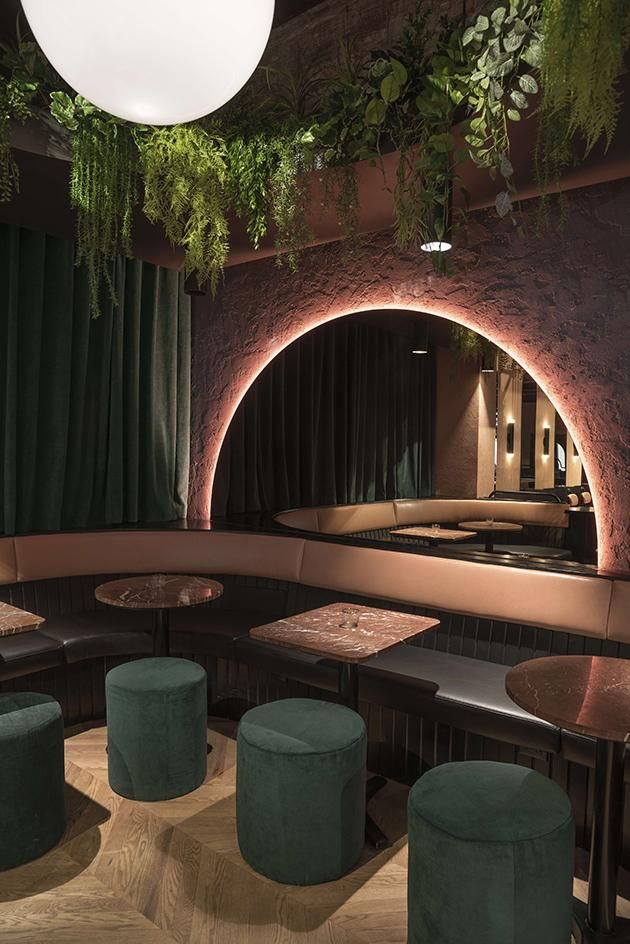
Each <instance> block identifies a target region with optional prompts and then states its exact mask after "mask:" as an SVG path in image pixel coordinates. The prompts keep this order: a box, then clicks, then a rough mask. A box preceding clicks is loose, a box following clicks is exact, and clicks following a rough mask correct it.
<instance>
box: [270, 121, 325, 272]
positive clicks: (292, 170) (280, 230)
mask: <svg viewBox="0 0 630 944" xmlns="http://www.w3.org/2000/svg"><path fill="white" fill-rule="evenodd" d="M313 142H314V138H313V133H312V132H311V131H310V130H309V131H297V132H295V133H294V134H293V135H291V136H289V137H278V138H276V140H275V142H274V143H275V152H276V159H277V164H276V167H275V170H274V172H273V174H272V176H271V215H272V219H273V222H274V224H275V226H276V248H277V249H278V252H279V254H278V256H277V259H276V261H277V263H278V265H283V264H284V263H285V262H286V264H287V265H288V266H289V269H290V270H291V271H292V272H295V271H296V269H297V266H298V260H299V256H300V252H301V251H302V250H303V249H304V248H305V247H306V246H307V245H308V243H309V242H310V241H311V240H312V236H313V234H312V232H311V228H310V226H309V225H308V221H307V212H308V207H309V198H310V184H309V173H310V172H311V171H312V170H313V169H314V167H315V152H314V149H313Z"/></svg>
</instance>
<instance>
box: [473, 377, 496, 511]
mask: <svg viewBox="0 0 630 944" xmlns="http://www.w3.org/2000/svg"><path fill="white" fill-rule="evenodd" d="M496 417H497V375H496V373H491V374H481V373H480V374H479V437H478V445H477V497H478V498H486V497H487V496H488V495H489V494H490V493H491V492H492V491H493V489H494V446H495V440H496V435H497V430H496Z"/></svg>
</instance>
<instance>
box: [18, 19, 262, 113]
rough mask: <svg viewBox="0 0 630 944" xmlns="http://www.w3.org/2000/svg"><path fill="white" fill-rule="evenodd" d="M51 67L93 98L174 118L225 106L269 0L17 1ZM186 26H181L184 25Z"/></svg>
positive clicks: (252, 63) (106, 105) (255, 59)
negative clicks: (228, 0)
mask: <svg viewBox="0 0 630 944" xmlns="http://www.w3.org/2000/svg"><path fill="white" fill-rule="evenodd" d="M22 6H23V8H24V12H25V14H26V17H27V19H28V22H29V25H30V27H31V29H32V30H33V33H34V34H35V39H36V40H37V42H38V43H39V45H40V46H41V48H42V50H43V52H44V55H45V56H46V57H47V58H48V59H49V60H50V62H51V64H52V65H53V66H54V68H55V69H56V70H57V72H59V74H60V75H61V76H62V77H63V78H64V79H65V80H66V82H67V83H68V84H69V85H70V86H72V88H73V89H74V90H75V91H76V92H78V93H79V94H80V95H83V97H84V98H87V99H88V101H90V102H91V103H92V104H93V105H97V106H98V107H99V108H102V109H103V110H104V111H106V112H109V113H110V114H111V115H115V116H116V117H118V118H125V119H126V120H127V121H135V122H139V123H140V124H149V125H174V124H179V123H183V122H187V121H194V120H195V119H197V118H202V117H203V116H204V115H208V114H210V113H211V112H213V111H216V109H217V108H220V107H221V105H224V104H225V103H226V102H228V101H229V100H230V99H231V98H233V97H234V95H236V93H237V92H238V91H239V89H241V88H242V87H243V85H245V83H246V82H247V80H248V79H249V77H250V76H251V74H252V72H253V71H254V69H255V68H256V66H257V65H258V63H259V61H260V57H261V56H262V54H263V52H264V50H265V46H266V45H267V40H268V39H269V33H270V31H271V23H272V20H273V13H274V0H230V2H229V3H226V2H220V0H178V3H176V4H173V3H171V2H170V0H131V2H130V0H78V2H77V0H54V2H52V0H22ZM182 31H183V32H182Z"/></svg>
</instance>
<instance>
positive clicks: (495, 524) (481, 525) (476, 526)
mask: <svg viewBox="0 0 630 944" xmlns="http://www.w3.org/2000/svg"><path fill="white" fill-rule="evenodd" d="M457 527H458V528H469V529H472V530H473V531H522V530H523V525H522V524H517V523H516V521H490V519H487V520H486V521H460V522H459V524H458V526H457Z"/></svg>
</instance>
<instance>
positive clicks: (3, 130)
mask: <svg viewBox="0 0 630 944" xmlns="http://www.w3.org/2000/svg"><path fill="white" fill-rule="evenodd" d="M51 75H52V72H51V70H50V68H49V67H48V65H47V63H46V60H45V59H44V57H43V56H42V54H41V52H40V50H39V46H38V45H37V43H35V42H33V41H31V40H28V39H26V38H25V37H24V36H23V35H22V30H21V26H20V18H19V17H18V18H17V20H16V25H15V42H14V43H4V42H2V43H0V202H7V201H9V200H10V199H11V197H12V196H13V194H14V193H16V192H17V191H18V190H19V185H20V175H19V169H18V165H17V163H16V161H15V158H14V156H13V152H12V150H11V126H12V124H13V123H15V122H17V123H19V124H24V122H25V121H27V120H28V119H29V118H32V117H33V115H34V104H35V100H36V98H37V96H38V94H39V92H40V88H41V86H42V84H43V83H45V81H46V80H47V79H48V80H50V78H51Z"/></svg>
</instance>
